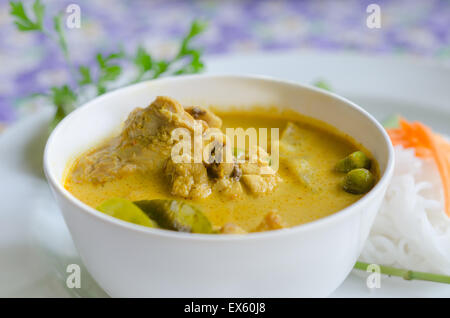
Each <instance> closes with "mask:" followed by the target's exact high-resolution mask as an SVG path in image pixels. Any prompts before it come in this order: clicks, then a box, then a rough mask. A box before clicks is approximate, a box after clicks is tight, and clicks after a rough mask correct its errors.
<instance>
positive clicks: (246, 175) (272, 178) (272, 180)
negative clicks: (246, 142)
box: [239, 147, 282, 195]
mask: <svg viewBox="0 0 450 318" xmlns="http://www.w3.org/2000/svg"><path fill="white" fill-rule="evenodd" d="M253 154H254V155H253V158H250V157H249V156H251V155H248V156H247V158H248V160H247V161H246V162H244V163H241V164H239V168H240V169H241V170H242V176H241V178H240V180H241V181H242V182H243V183H244V184H245V186H246V187H247V188H248V189H249V190H250V192H251V193H253V194H256V195H261V194H266V193H270V192H272V191H273V190H274V189H275V188H276V186H277V185H278V183H279V182H281V181H282V179H281V178H280V177H279V176H278V175H277V174H276V172H275V171H274V170H273V169H272V168H271V167H270V166H269V159H270V156H269V155H268V153H267V152H266V151H265V150H264V149H262V148H261V147H256V148H255V149H253Z"/></svg>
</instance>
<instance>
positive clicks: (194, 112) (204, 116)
mask: <svg viewBox="0 0 450 318" xmlns="http://www.w3.org/2000/svg"><path fill="white" fill-rule="evenodd" d="M185 110H186V112H188V113H189V114H190V115H191V116H192V117H193V118H194V119H197V120H202V121H204V122H206V123H207V124H208V126H209V127H211V128H220V127H222V119H220V118H219V117H218V116H216V115H215V114H214V113H213V112H211V111H210V110H208V109H206V108H203V107H200V106H190V107H186V109H185Z"/></svg>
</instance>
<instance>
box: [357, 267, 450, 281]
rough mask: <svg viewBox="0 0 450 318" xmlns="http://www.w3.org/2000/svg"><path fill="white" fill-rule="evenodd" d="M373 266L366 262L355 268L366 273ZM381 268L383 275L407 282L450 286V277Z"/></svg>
mask: <svg viewBox="0 0 450 318" xmlns="http://www.w3.org/2000/svg"><path fill="white" fill-rule="evenodd" d="M370 265H371V264H369V263H364V262H356V264H355V266H354V268H355V269H359V270H363V271H366V270H367V268H368V267H369V266H370ZM378 266H379V267H380V271H381V274H385V275H389V276H397V277H401V278H403V279H405V280H413V279H414V280H424V281H429V282H436V283H443V284H450V276H446V275H441V274H433V273H425V272H417V271H411V270H408V269H401V268H395V267H391V266H384V265H378Z"/></svg>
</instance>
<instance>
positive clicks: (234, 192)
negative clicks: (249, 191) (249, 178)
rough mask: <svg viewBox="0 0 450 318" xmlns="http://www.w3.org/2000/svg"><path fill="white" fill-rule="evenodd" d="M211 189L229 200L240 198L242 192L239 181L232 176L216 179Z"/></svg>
mask: <svg viewBox="0 0 450 318" xmlns="http://www.w3.org/2000/svg"><path fill="white" fill-rule="evenodd" d="M213 189H214V191H217V192H219V193H221V194H223V195H224V196H225V197H227V198H229V199H231V200H234V199H238V198H240V197H241V196H242V194H243V193H244V190H243V189H242V185H241V183H240V182H239V181H236V180H235V179H233V178H222V179H218V180H217V181H216V182H215V183H214V187H213Z"/></svg>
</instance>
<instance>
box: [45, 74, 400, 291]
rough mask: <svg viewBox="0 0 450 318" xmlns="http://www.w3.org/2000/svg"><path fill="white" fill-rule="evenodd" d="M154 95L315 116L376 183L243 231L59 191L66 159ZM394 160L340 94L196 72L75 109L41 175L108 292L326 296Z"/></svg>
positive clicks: (361, 237) (341, 275)
mask: <svg viewBox="0 0 450 318" xmlns="http://www.w3.org/2000/svg"><path fill="white" fill-rule="evenodd" d="M158 95H167V96H171V97H174V98H175V99H177V100H179V101H180V102H181V103H182V104H183V105H202V106H209V105H214V106H216V107H227V106H239V107H249V106H254V105H258V106H264V105H268V106H273V105H276V106H278V107H280V108H290V109H293V110H296V111H298V112H300V113H302V114H305V115H307V116H311V117H314V118H317V119H320V120H322V121H324V122H327V123H329V124H331V125H333V126H335V127H337V128H338V129H339V130H341V131H343V132H345V133H347V134H348V135H350V136H353V137H354V138H355V139H356V140H358V141H359V142H361V143H362V144H363V145H364V146H365V147H366V148H367V149H369V151H371V152H372V154H373V155H374V157H375V158H376V160H377V161H378V163H379V166H380V170H381V179H380V180H379V182H378V183H377V185H376V186H375V187H374V188H373V189H372V190H371V191H370V192H369V193H367V194H366V195H365V196H364V197H363V198H362V199H360V200H359V201H357V202H356V203H354V204H352V205H350V206H349V207H347V208H345V209H343V210H341V211H339V212H337V213H335V214H333V215H331V216H328V217H325V218H321V219H319V220H317V221H314V222H311V223H308V224H305V225H300V226H296V227H293V228H289V229H283V230H278V231H271V232H263V233H252V234H247V235H205V234H189V233H178V232H172V231H165V230H158V229H151V228H146V227H142V226H139V225H134V224H131V223H127V222H124V221H121V220H119V219H115V218H113V217H110V216H108V215H106V214H103V213H101V212H98V211H96V210H95V209H93V208H91V207H89V206H87V205H85V204H83V203H82V202H80V201H79V200H77V199H76V198H75V197H73V196H72V195H71V194H70V193H69V192H68V191H67V190H65V189H64V187H63V184H62V179H63V173H64V171H65V168H66V165H67V163H68V162H69V161H70V160H71V159H73V158H74V157H76V156H77V155H79V154H80V153H81V152H83V151H85V150H87V149H89V148H91V147H92V146H93V145H96V144H98V142H99V141H101V140H102V139H104V138H106V137H109V136H111V134H112V133H114V132H118V131H119V129H120V125H121V123H122V122H123V121H124V120H125V118H126V117H127V115H128V113H129V112H130V111H131V110H132V109H134V108H135V107H138V106H140V107H144V106H147V105H148V104H149V103H150V102H151V101H153V99H154V98H155V97H156V96H158ZM393 161H394V157H393V149H392V145H391V143H390V141H389V138H388V136H387V134H386V133H385V131H384V129H383V128H382V127H381V126H380V124H379V123H378V122H377V121H376V120H375V119H374V118H373V117H372V116H371V115H369V114H368V113H367V112H365V111H364V110H363V109H361V108H360V107H358V106H356V105H355V104H353V103H352V102H350V101H348V100H346V99H344V98H342V97H339V96H337V95H335V94H332V93H329V92H325V91H323V90H320V89H316V88H312V87H306V86H302V85H299V84H296V83H293V82H287V81H280V80H275V79H270V78H265V77H250V76H207V75H194V76H184V77H176V78H167V79H161V80H154V81H148V82H143V83H140V84H136V85H133V86H129V87H126V88H123V89H119V90H116V91H113V92H111V93H108V94H105V95H103V96H101V97H98V98H96V99H94V100H93V101H91V102H89V103H87V104H86V105H84V106H82V107H80V108H79V109H77V110H76V111H74V112H73V113H71V114H70V115H69V116H67V117H66V118H65V119H64V120H63V121H62V122H61V123H60V124H59V125H58V126H57V127H56V129H55V130H54V131H53V133H52V134H51V136H50V138H49V140H48V142H47V146H46V149H45V155H44V169H45V173H46V176H47V179H48V181H49V183H50V186H51V188H52V190H53V193H54V195H55V197H56V200H57V202H58V205H59V207H60V208H61V211H62V213H63V215H64V219H65V221H66V223H67V225H68V227H69V230H70V233H71V235H72V238H73V240H74V242H75V245H76V247H77V249H78V251H79V253H80V255H81V258H82V260H83V262H84V264H85V265H86V267H87V269H88V270H89V272H90V273H91V275H92V276H93V277H94V278H95V279H96V281H97V282H98V283H99V285H100V286H101V287H102V288H103V289H104V290H105V291H106V292H107V293H108V294H109V295H111V296H121V297H154V296H156V297H164V296H166V297H260V296H263V297H291V296H292V297H299V296H327V295H329V294H330V293H331V292H333V290H334V289H336V288H337V287H338V286H339V284H341V283H342V281H343V280H344V279H345V277H346V276H347V275H348V273H349V272H350V270H351V269H352V267H353V265H354V263H355V261H356V259H357V257H358V256H359V254H360V252H361V249H362V246H363V244H364V241H365V240H366V238H367V235H368V233H369V229H370V227H371V225H372V222H373V220H374V218H375V216H376V214H377V211H378V209H379V207H380V204H381V201H382V199H383V197H384V194H385V191H386V187H387V185H388V183H389V181H390V178H391V175H392V170H393Z"/></svg>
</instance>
